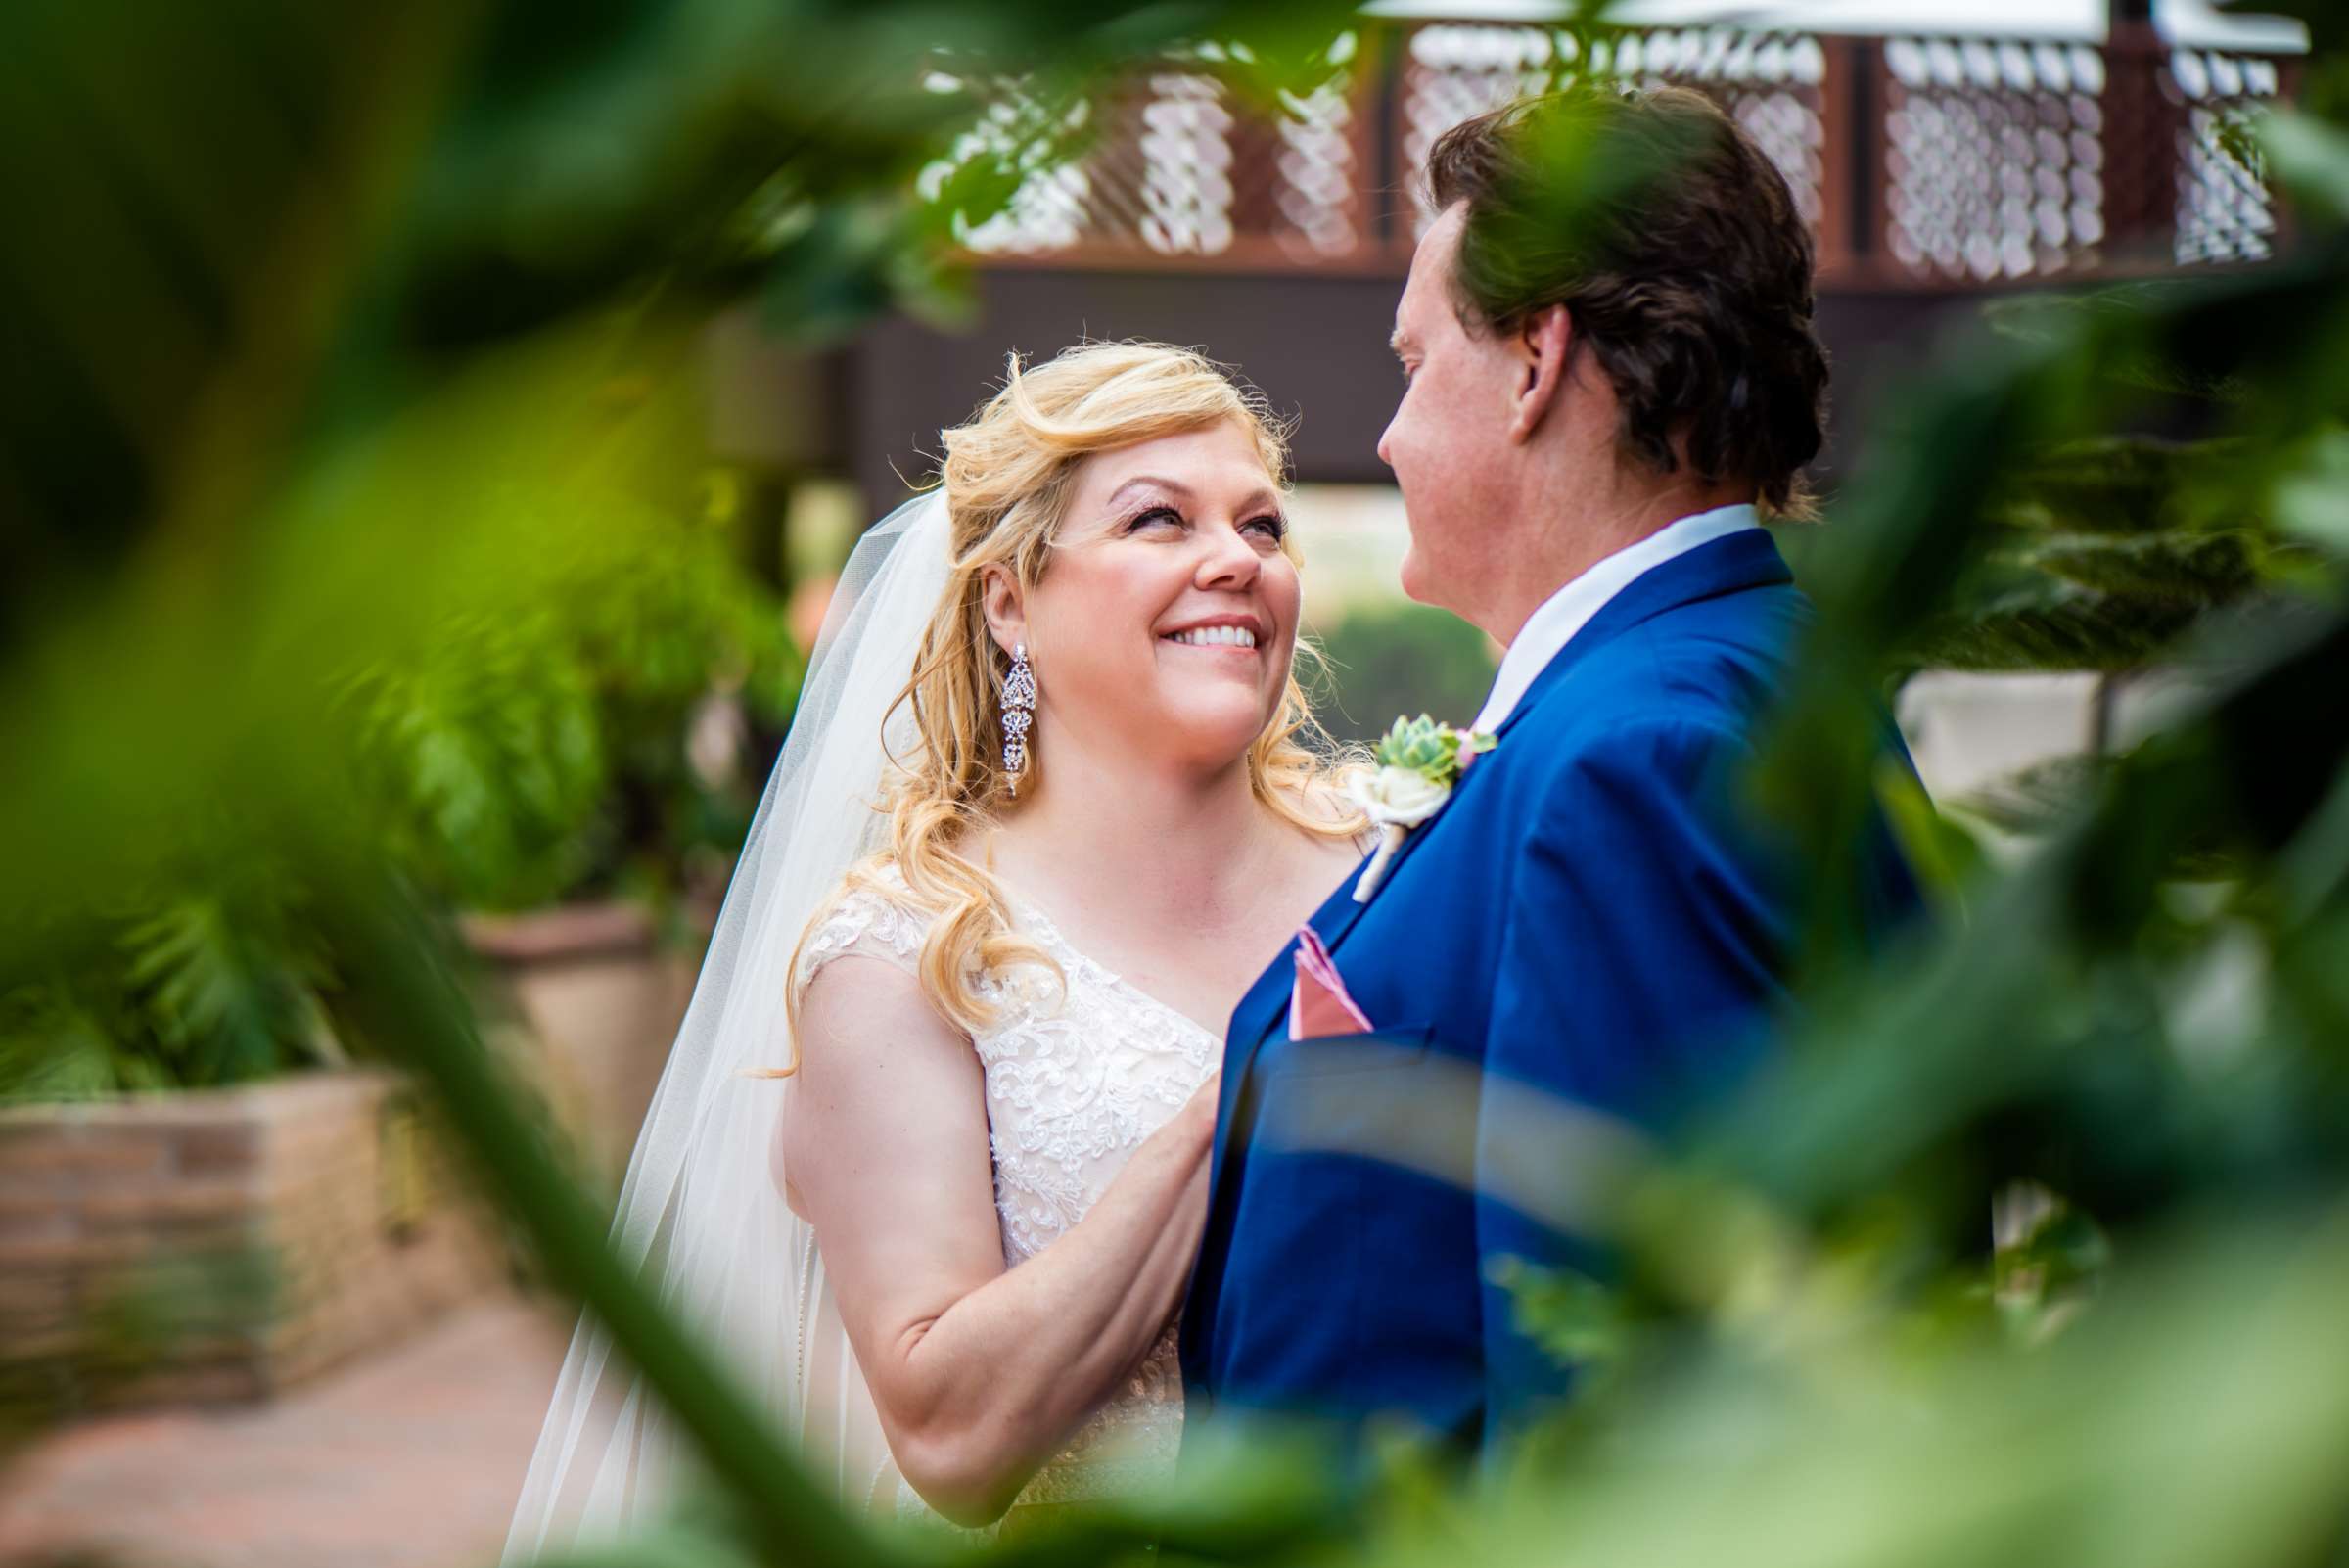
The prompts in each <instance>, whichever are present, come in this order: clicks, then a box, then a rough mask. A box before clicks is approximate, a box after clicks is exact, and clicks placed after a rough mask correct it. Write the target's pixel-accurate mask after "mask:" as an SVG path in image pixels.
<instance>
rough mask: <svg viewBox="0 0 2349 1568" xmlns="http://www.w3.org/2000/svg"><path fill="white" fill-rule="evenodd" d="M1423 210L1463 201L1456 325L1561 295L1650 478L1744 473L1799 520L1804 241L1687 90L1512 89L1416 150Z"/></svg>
mask: <svg viewBox="0 0 2349 1568" xmlns="http://www.w3.org/2000/svg"><path fill="white" fill-rule="evenodd" d="M1427 182H1428V187H1429V193H1430V195H1431V196H1432V197H1433V199H1434V205H1435V208H1436V210H1437V211H1439V212H1441V211H1445V210H1448V209H1449V208H1451V207H1452V206H1453V205H1454V204H1455V203H1460V202H1465V203H1467V204H1468V209H1467V214H1466V223H1465V225H1464V226H1463V227H1462V229H1461V231H1460V242H1459V251H1458V254H1457V255H1456V256H1455V257H1454V260H1453V263H1452V279H1451V292H1452V297H1453V302H1454V304H1455V306H1456V308H1457V309H1458V312H1459V316H1460V320H1461V323H1462V325H1463V326H1465V327H1466V328H1467V329H1468V330H1469V331H1470V332H1471V333H1476V334H1484V333H1489V332H1496V331H1511V330H1514V329H1515V328H1516V327H1517V326H1518V325H1520V324H1521V323H1522V322H1523V321H1524V320H1525V319H1526V318H1527V317H1528V316H1531V315H1533V314H1534V313H1535V312H1537V311H1540V310H1543V309H1546V308H1548V307H1549V306H1551V305H1564V306H1565V307H1566V309H1567V311H1568V313H1569V315H1570V316H1571V317H1572V320H1573V328H1574V336H1575V341H1576V342H1577V343H1580V344H1583V345H1587V346H1589V349H1590V351H1591V352H1592V353H1594V354H1595V355H1597V358H1598V362H1599V365H1600V366H1601V367H1602V368H1603V369H1604V370H1605V372H1606V374H1607V379H1608V380H1609V382H1610V383H1612V384H1613V386H1614V389H1615V395H1616V398H1617V400H1618V402H1619V403H1620V404H1621V406H1622V410H1623V418H1622V428H1621V432H1620V435H1619V441H1620V444H1621V446H1622V448H1623V449H1624V450H1625V451H1626V452H1628V453H1631V454H1634V455H1635V456H1637V457H1639V458H1641V459H1644V460H1645V461H1646V462H1648V463H1649V464H1651V465H1653V466H1654V467H1655V468H1657V469H1658V470H1660V471H1661V472H1663V473H1667V474H1670V473H1673V472H1675V471H1676V470H1678V469H1679V467H1680V465H1681V462H1682V461H1685V462H1686V463H1687V464H1688V465H1689V466H1690V467H1691V468H1693V469H1694V470H1695V471H1696V473H1697V474H1698V476H1699V477H1700V478H1701V479H1703V480H1704V481H1705V482H1707V483H1708V484H1712V483H1718V482H1721V481H1724V480H1744V481H1751V482H1752V484H1754V486H1755V488H1756V489H1757V490H1758V491H1759V492H1760V495H1761V499H1762V502H1763V504H1764V505H1765V506H1767V507H1769V508H1770V509H1771V510H1772V511H1773V512H1775V513H1777V514H1779V515H1781V516H1798V517H1799V516H1808V515H1810V513H1811V506H1810V500H1809V494H1808V491H1807V488H1806V486H1805V485H1804V483H1803V478H1802V468H1803V465H1804V464H1806V463H1808V462H1810V461H1811V459H1812V458H1814V457H1816V456H1817V455H1818V454H1819V445H1820V442H1821V439H1822V438H1823V433H1824V430H1825V425H1826V402H1827V355H1826V350H1825V348H1824V347H1823V346H1821V345H1820V344H1819V337H1818V334H1817V333H1816V332H1814V331H1813V330H1812V324H1811V316H1812V309H1813V305H1814V296H1813V286H1812V273H1813V270H1814V266H1815V264H1816V253H1815V251H1814V247H1813V244H1812V239H1811V231H1810V229H1809V227H1808V226H1807V225H1806V224H1805V223H1804V221H1803V218H1802V214H1801V212H1800V211H1799V210H1798V209H1797V208H1796V207H1795V203H1794V196H1793V193H1792V192H1791V191H1789V190H1788V189H1787V186H1786V181H1785V179H1784V178H1783V177H1782V176H1780V174H1779V173H1778V171H1777V168H1776V167H1775V166H1774V165H1773V164H1772V162H1771V161H1770V159H1769V157H1768V156H1767V155H1765V154H1764V153H1763V151H1762V150H1761V149H1760V148H1759V147H1757V146H1756V145H1755V144H1754V141H1753V139H1752V138H1751V137H1750V136H1748V135H1746V133H1745V132H1744V131H1743V130H1742V129H1740V128H1739V127H1738V125H1737V123H1736V121H1734V120H1732V119H1731V118H1729V116H1728V115H1725V114H1724V113H1722V111H1721V110H1720V109H1719V108H1717V107H1716V106H1715V105H1714V103H1713V101H1712V100H1711V99H1709V98H1706V97H1705V96H1704V95H1703V94H1701V93H1697V92H1692V91H1690V90H1688V89H1687V88H1683V87H1658V88H1651V89H1644V90H1639V91H1631V92H1626V91H1622V90H1620V89H1611V88H1602V87H1582V88H1575V89H1570V90H1568V91H1565V92H1559V93H1551V94H1547V95H1544V96H1543V97H1538V98H1526V99H1520V100H1518V101H1517V102H1516V103H1513V104H1510V105H1508V106H1507V107H1505V108H1502V109H1498V110H1496V111H1494V112H1493V113H1491V114H1488V115H1479V116H1477V117H1476V118H1474V119H1471V120H1467V121H1465V122H1463V123H1461V124H1459V125H1455V126H1453V127H1452V128H1451V130H1449V131H1447V132H1445V133H1444V135H1443V136H1442V137H1441V138H1439V139H1438V140H1437V142H1436V145H1435V147H1434V148H1433V149H1432V150H1431V151H1430V152H1429V154H1428V160H1427Z"/></svg>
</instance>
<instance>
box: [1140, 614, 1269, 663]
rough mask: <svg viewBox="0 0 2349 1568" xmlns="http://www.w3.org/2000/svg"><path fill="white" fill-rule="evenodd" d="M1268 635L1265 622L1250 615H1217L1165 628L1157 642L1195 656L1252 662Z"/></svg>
mask: <svg viewBox="0 0 2349 1568" xmlns="http://www.w3.org/2000/svg"><path fill="white" fill-rule="evenodd" d="M1268 635H1269V633H1268V631H1267V627H1266V625H1265V623H1263V622H1262V621H1260V620H1258V619H1257V618H1256V617H1254V616H1244V615H1221V616H1206V617H1203V618H1201V619H1199V620H1196V621H1185V622H1182V623H1179V624H1176V625H1173V626H1169V627H1167V628H1166V629H1165V630H1164V631H1161V632H1160V633H1159V634H1158V640H1159V642H1160V643H1162V644H1165V645H1167V646H1171V647H1175V648H1183V649H1188V650H1190V651H1192V652H1195V653H1202V654H1208V655H1215V654H1238V655H1241V656H1243V657H1245V658H1247V659H1250V660H1254V659H1255V658H1256V656H1257V654H1258V653H1259V652H1260V651H1261V650H1262V649H1263V647H1264V645H1265V643H1266V641H1267V637H1268Z"/></svg>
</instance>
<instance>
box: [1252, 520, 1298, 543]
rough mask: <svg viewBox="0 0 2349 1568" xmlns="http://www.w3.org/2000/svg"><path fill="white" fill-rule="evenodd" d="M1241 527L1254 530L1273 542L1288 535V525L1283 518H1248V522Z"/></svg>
mask: <svg viewBox="0 0 2349 1568" xmlns="http://www.w3.org/2000/svg"><path fill="white" fill-rule="evenodd" d="M1241 527H1242V528H1243V529H1254V530H1256V531H1257V533H1258V534H1259V535H1260V536H1262V537H1264V538H1267V539H1270V540H1271V541H1272V542H1273V543H1274V544H1278V543H1280V541H1281V540H1283V539H1285V538H1287V537H1288V536H1289V525H1288V522H1287V521H1286V520H1285V519H1283V518H1277V517H1259V518H1251V519H1249V520H1248V522H1246V523H1245V524H1243V525H1241Z"/></svg>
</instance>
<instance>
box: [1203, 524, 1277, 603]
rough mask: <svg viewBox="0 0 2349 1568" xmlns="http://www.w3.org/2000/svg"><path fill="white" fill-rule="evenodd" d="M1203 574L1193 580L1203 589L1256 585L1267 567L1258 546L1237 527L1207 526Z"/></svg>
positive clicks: (1204, 536)
mask: <svg viewBox="0 0 2349 1568" xmlns="http://www.w3.org/2000/svg"><path fill="white" fill-rule="evenodd" d="M1199 537H1200V539H1201V540H1202V541H1203V542H1202V543H1201V545H1200V558H1199V573H1198V576H1196V577H1195V578H1193V579H1192V580H1193V581H1194V582H1195V583H1196V584H1197V585H1198V586H1199V587H1202V588H1225V589H1229V588H1247V587H1253V586H1254V585H1255V583H1256V579H1257V576H1258V575H1259V574H1261V573H1262V572H1263V571H1264V569H1265V562H1264V557H1263V556H1261V555H1259V554H1258V553H1257V549H1256V546H1255V545H1253V544H1251V543H1249V542H1248V541H1247V540H1246V539H1244V538H1242V537H1241V536H1240V530H1238V529H1236V528H1223V529H1206V530H1201V532H1200V534H1199Z"/></svg>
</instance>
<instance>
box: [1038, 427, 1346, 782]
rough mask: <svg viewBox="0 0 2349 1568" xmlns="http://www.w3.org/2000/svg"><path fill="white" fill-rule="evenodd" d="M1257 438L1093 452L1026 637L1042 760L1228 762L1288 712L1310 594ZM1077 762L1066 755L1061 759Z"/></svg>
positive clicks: (1212, 436)
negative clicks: (1059, 754)
mask: <svg viewBox="0 0 2349 1568" xmlns="http://www.w3.org/2000/svg"><path fill="white" fill-rule="evenodd" d="M1281 502H1282V498H1281V494H1280V491H1279V488H1278V486H1277V484H1276V482H1275V480H1274V478H1273V476H1271V475H1269V474H1267V472H1266V467H1265V459H1264V455H1263V454H1262V452H1260V451H1259V449H1258V447H1257V444H1256V440H1255V438H1254V437H1253V436H1252V435H1251V433H1250V432H1249V431H1248V430H1247V429H1246V428H1244V427H1243V426H1241V425H1239V424H1236V423H1232V422H1228V421H1227V422H1224V423H1221V424H1217V425H1212V426H1208V427H1205V428H1203V429H1199V430H1193V431H1185V432H1183V433H1181V434H1178V435H1173V436H1162V437H1158V438H1154V439H1150V440H1143V441H1137V442H1135V443H1133V444H1132V445H1129V446H1124V447H1119V448H1116V449H1114V450H1110V451H1104V452H1098V453H1095V454H1093V455H1092V456H1090V457H1087V458H1086V459H1085V460H1084V461H1083V462H1082V464H1081V465H1080V466H1079V467H1078V468H1077V470H1076V472H1075V474H1074V475H1073V476H1072V484H1071V487H1070V496H1069V508H1068V521H1067V523H1066V525H1065V526H1064V528H1063V530H1062V532H1061V534H1060V536H1059V537H1058V538H1057V539H1055V540H1054V542H1053V545H1052V555H1051V564H1050V566H1049V567H1048V568H1047V569H1046V570H1045V571H1044V573H1043V574H1042V576H1041V578H1040V579H1039V580H1038V581H1037V582H1036V585H1035V586H1034V587H1033V588H1031V589H1030V590H1029V591H1028V593H1027V594H1026V595H1025V603H1024V604H1023V605H1022V606H1021V611H1022V615H1021V626H1022V629H1020V630H1019V631H1016V632H1013V633H1012V638H1013V640H1014V641H1025V643H1026V645H1027V647H1028V649H1029V651H1030V655H1031V657H1032V658H1033V659H1034V660H1035V662H1036V671H1037V675H1038V680H1039V684H1040V687H1041V692H1042V696H1041V701H1040V703H1039V711H1038V715H1037V720H1036V722H1037V729H1038V736H1037V740H1038V751H1039V752H1040V753H1041V754H1042V755H1043V756H1045V757H1050V756H1052V755H1053V754H1054V748H1055V745H1056V744H1058V745H1060V746H1063V747H1065V746H1067V745H1071V744H1075V745H1080V746H1084V747H1088V748H1089V747H1101V748H1104V749H1108V750H1112V751H1114V753H1116V754H1118V755H1124V756H1129V757H1130V756H1141V757H1159V758H1162V759H1165V760H1167V761H1172V762H1174V763H1176V764H1177V765H1180V766H1183V767H1185V768H1188V767H1191V766H1193V765H1196V766H1198V767H1201V768H1206V769H1209V770H1218V769H1221V768H1223V767H1228V766H1230V765H1231V764H1232V762H1233V761H1235V760H1237V759H1238V758H1239V757H1240V756H1241V755H1242V754H1243V753H1244V752H1245V751H1246V750H1247V748H1248V746H1249V744H1250V743H1251V742H1252V741H1253V740H1255V738H1256V737H1257V736H1258V735H1260V734H1262V733H1263V732H1264V730H1265V726H1266V725H1267V723H1268V722H1270V721H1271V719H1272V717H1273V715H1275V713H1277V711H1278V710H1279V707H1280V704H1281V700H1282V695H1283V693H1284V691H1285V690H1286V688H1287V685H1288V680H1289V670H1290V666H1291V663H1292V661H1293V659H1294V657H1295V654H1296V641H1297V621H1298V610H1299V604H1300V599H1301V589H1300V584H1299V579H1298V574H1297V563H1296V561H1295V560H1294V559H1293V558H1292V557H1291V555H1290V553H1289V526H1288V520H1287V518H1286V516H1285V515H1284V513H1283V511H1282V504H1281ZM1064 755H1065V752H1064Z"/></svg>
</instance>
